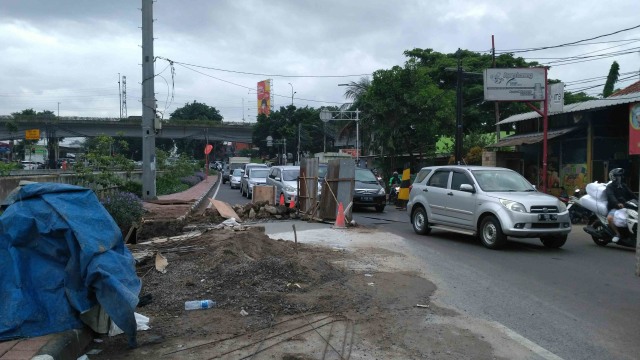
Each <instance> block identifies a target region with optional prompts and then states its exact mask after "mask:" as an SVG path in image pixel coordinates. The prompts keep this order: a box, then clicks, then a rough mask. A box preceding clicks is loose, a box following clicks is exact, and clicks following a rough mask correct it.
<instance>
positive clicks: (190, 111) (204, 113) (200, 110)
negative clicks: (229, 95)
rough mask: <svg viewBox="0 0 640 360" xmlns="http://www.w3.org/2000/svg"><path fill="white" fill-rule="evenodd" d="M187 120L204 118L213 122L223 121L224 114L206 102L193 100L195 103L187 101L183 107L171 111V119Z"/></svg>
mask: <svg viewBox="0 0 640 360" xmlns="http://www.w3.org/2000/svg"><path fill="white" fill-rule="evenodd" d="M185 120H203V121H205V122H211V123H221V122H222V115H220V112H218V110H217V109H216V108H214V107H212V106H208V105H207V104H204V103H199V102H197V101H195V100H194V101H193V103H191V104H189V103H186V104H185V105H184V106H183V107H181V108H177V109H176V110H175V111H174V112H172V113H171V115H170V118H169V121H170V122H179V121H185Z"/></svg>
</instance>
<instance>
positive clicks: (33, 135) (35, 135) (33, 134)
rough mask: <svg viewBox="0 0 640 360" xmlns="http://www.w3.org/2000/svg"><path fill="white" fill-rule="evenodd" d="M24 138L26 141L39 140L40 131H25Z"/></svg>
mask: <svg viewBox="0 0 640 360" xmlns="http://www.w3.org/2000/svg"><path fill="white" fill-rule="evenodd" d="M24 138H25V139H26V140H40V129H31V130H25V131H24Z"/></svg>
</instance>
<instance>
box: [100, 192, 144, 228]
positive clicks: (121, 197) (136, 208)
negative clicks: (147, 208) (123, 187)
mask: <svg viewBox="0 0 640 360" xmlns="http://www.w3.org/2000/svg"><path fill="white" fill-rule="evenodd" d="M100 202H101V203H102V206H104V208H105V209H107V211H108V212H109V214H111V217H113V220H115V222H116V224H118V226H119V227H120V228H121V229H128V228H129V227H130V226H131V225H133V223H136V222H138V221H140V220H141V219H142V214H143V213H144V207H143V206H142V201H141V200H140V198H138V197H137V196H136V195H135V194H132V193H130V192H124V191H118V192H116V193H115V194H113V195H109V196H106V197H105V198H103V199H102V200H101V201H100Z"/></svg>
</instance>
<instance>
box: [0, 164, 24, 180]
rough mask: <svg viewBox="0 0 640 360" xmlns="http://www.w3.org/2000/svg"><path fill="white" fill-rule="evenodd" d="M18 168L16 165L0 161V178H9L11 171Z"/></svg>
mask: <svg viewBox="0 0 640 360" xmlns="http://www.w3.org/2000/svg"><path fill="white" fill-rule="evenodd" d="M19 168H20V166H19V165H18V164H17V163H11V162H9V163H5V162H4V161H0V176H9V173H10V172H11V170H18V169H19Z"/></svg>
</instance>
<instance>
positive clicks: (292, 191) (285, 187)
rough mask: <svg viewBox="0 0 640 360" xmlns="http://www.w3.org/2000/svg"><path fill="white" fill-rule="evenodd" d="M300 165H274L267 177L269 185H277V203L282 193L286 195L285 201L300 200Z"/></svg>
mask: <svg viewBox="0 0 640 360" xmlns="http://www.w3.org/2000/svg"><path fill="white" fill-rule="evenodd" d="M299 176H300V166H272V167H271V169H270V170H269V177H267V185H272V186H274V187H275V191H274V193H275V196H276V203H277V202H278V201H279V200H280V195H283V196H284V201H285V203H287V204H289V203H290V202H291V201H293V202H297V201H298V177H299Z"/></svg>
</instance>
